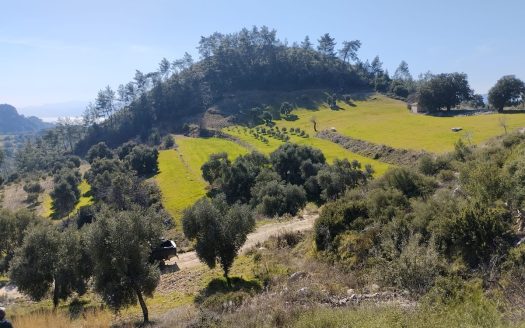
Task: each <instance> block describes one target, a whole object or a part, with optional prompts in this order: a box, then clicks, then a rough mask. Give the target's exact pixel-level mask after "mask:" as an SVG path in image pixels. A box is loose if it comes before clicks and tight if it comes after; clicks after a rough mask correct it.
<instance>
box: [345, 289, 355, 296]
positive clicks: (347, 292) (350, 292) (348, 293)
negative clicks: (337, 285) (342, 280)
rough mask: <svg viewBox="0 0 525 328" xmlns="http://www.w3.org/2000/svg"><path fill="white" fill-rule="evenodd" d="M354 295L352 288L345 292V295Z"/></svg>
mask: <svg viewBox="0 0 525 328" xmlns="http://www.w3.org/2000/svg"><path fill="white" fill-rule="evenodd" d="M354 294H355V291H354V290H353V289H352V288H350V289H347V290H346V295H354Z"/></svg>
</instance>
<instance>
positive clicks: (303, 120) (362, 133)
mask: <svg viewBox="0 0 525 328" xmlns="http://www.w3.org/2000/svg"><path fill="white" fill-rule="evenodd" d="M338 105H339V107H340V108H341V109H340V110H337V111H334V110H331V109H329V108H327V107H325V106H320V107H319V108H318V109H317V110H310V109H297V110H294V111H293V112H292V114H294V115H297V118H298V119H297V120H295V121H286V120H279V121H276V123H277V126H279V127H287V128H290V127H294V128H297V127H299V128H301V129H303V130H305V131H306V132H307V133H309V134H310V135H313V134H314V130H313V125H312V123H311V122H310V120H311V119H312V117H315V118H316V120H317V122H318V125H317V129H318V130H323V129H328V128H332V127H335V128H336V129H337V132H338V133H341V134H344V135H347V136H350V137H354V138H357V139H362V140H366V141H370V142H374V143H377V144H385V145H389V146H392V147H395V148H405V149H414V150H426V151H429V152H435V153H442V152H447V151H450V150H452V149H453V148H454V143H455V142H456V141H457V140H458V139H459V138H461V137H464V138H465V137H466V138H469V139H470V141H471V142H472V143H475V144H479V143H482V142H484V141H486V140H488V139H490V138H492V137H494V136H497V135H501V134H503V133H504V129H503V128H502V126H501V120H502V119H503V120H505V121H506V124H507V125H508V130H509V131H511V130H513V129H516V128H521V127H525V114H522V113H519V114H487V115H476V116H455V117H434V116H427V115H420V114H413V113H411V112H409V111H408V110H407V108H406V104H405V103H404V102H402V101H398V100H394V99H391V98H388V97H385V96H382V95H378V94H375V95H371V96H370V97H369V99H368V100H363V101H355V103H354V104H353V105H352V106H351V105H349V104H346V103H344V102H338ZM453 127H461V128H463V130H462V131H461V132H456V133H455V132H452V131H451V128H453Z"/></svg>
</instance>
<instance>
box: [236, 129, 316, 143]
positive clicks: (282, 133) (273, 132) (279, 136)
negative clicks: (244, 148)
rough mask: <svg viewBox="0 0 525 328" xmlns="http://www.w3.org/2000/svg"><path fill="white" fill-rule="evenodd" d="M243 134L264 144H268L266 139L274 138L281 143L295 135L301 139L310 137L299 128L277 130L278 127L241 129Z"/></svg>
mask: <svg viewBox="0 0 525 328" xmlns="http://www.w3.org/2000/svg"><path fill="white" fill-rule="evenodd" d="M243 130H244V132H245V133H250V134H251V135H252V136H253V137H254V138H255V139H257V140H260V141H262V142H264V143H268V142H269V139H268V138H274V139H276V140H280V141H283V142H287V141H290V135H295V136H298V137H302V138H309V137H310V135H308V133H306V131H304V130H301V129H300V128H290V129H287V128H286V127H283V128H279V127H278V126H274V127H269V128H267V127H256V128H255V129H247V128H243Z"/></svg>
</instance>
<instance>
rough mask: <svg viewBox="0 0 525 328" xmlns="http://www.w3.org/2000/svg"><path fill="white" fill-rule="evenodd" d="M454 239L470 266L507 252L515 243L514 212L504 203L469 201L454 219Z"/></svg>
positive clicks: (456, 247)
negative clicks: (513, 233) (470, 202)
mask: <svg viewBox="0 0 525 328" xmlns="http://www.w3.org/2000/svg"><path fill="white" fill-rule="evenodd" d="M450 230H451V232H452V235H451V239H452V241H453V243H454V244H455V249H456V250H457V251H459V252H460V253H461V255H462V256H463V258H464V260H465V262H466V263H468V264H469V265H470V266H471V267H477V266H478V265H480V264H484V265H488V264H489V262H490V261H491V260H492V259H493V258H496V257H498V256H501V255H502V254H505V253H506V252H507V251H508V249H509V248H510V246H511V244H512V232H511V230H512V215H511V214H510V212H509V211H508V209H506V208H505V207H504V206H502V204H498V205H495V206H490V207H487V206H486V205H483V204H480V203H472V204H469V206H467V207H466V208H464V209H463V211H462V212H461V214H460V216H459V217H458V218H457V221H456V222H454V225H453V227H452V229H450Z"/></svg>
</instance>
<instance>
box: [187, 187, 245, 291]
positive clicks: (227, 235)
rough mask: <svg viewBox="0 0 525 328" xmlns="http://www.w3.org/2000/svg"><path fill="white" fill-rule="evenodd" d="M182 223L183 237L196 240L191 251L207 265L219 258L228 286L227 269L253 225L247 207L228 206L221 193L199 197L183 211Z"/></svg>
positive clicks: (212, 265) (209, 265)
mask: <svg viewBox="0 0 525 328" xmlns="http://www.w3.org/2000/svg"><path fill="white" fill-rule="evenodd" d="M182 227H183V229H184V234H185V235H186V237H187V238H188V239H191V240H195V241H196V244H195V251H196V252H197V255H198V256H199V258H200V259H201V261H203V262H204V263H206V265H208V267H210V268H214V267H215V266H216V264H217V262H219V264H220V265H221V267H222V269H223V271H224V278H226V281H227V283H228V285H229V286H231V283H230V278H229V276H228V274H229V272H230V269H231V267H232V265H233V262H234V260H235V257H236V256H237V253H238V252H239V250H240V249H241V247H242V246H243V245H244V243H245V242H246V238H247V236H248V233H250V232H251V231H253V229H254V228H255V219H254V217H253V214H252V212H251V210H250V208H249V207H248V206H247V205H240V204H238V203H237V204H234V205H233V206H230V205H228V203H227V202H226V200H225V198H224V196H218V197H216V198H214V199H212V200H210V199H208V198H202V199H200V200H199V201H198V202H197V203H195V205H193V206H192V207H190V208H188V209H187V210H186V211H185V212H184V216H183V219H182Z"/></svg>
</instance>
